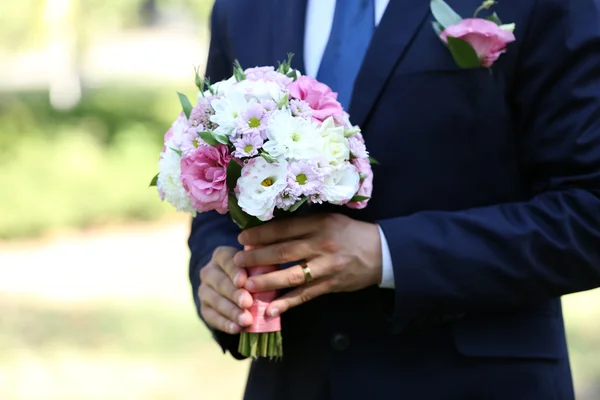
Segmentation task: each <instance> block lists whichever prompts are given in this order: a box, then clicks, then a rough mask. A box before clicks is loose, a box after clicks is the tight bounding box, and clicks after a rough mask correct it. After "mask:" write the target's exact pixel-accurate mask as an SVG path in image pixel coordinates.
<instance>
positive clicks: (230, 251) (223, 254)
mask: <svg viewBox="0 0 600 400" xmlns="http://www.w3.org/2000/svg"><path fill="white" fill-rule="evenodd" d="M237 252H238V249H236V248H235V247H225V246H221V247H217V248H216V249H215V251H214V253H213V258H214V260H215V262H216V263H217V265H218V266H219V268H221V269H222V270H223V271H224V272H225V273H226V274H227V275H228V276H229V278H230V279H231V281H232V282H233V283H234V285H236V286H237V287H243V286H244V284H245V283H246V279H248V273H247V272H246V270H245V269H243V268H239V267H238V266H237V265H236V264H235V263H234V262H233V257H234V255H235V254H236V253H237Z"/></svg>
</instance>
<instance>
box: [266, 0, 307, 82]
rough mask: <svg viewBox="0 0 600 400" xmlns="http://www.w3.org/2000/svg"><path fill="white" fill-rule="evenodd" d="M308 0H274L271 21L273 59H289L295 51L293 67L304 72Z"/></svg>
mask: <svg viewBox="0 0 600 400" xmlns="http://www.w3.org/2000/svg"><path fill="white" fill-rule="evenodd" d="M307 1H308V0H273V1H272V3H271V4H272V6H271V12H272V13H273V15H272V18H271V19H270V21H273V39H272V40H273V61H274V64H273V65H274V66H275V67H277V62H283V61H285V60H286V59H287V55H288V53H293V54H294V58H293V59H292V68H295V69H298V70H300V72H302V74H304V73H305V72H304V25H305V23H306V5H307Z"/></svg>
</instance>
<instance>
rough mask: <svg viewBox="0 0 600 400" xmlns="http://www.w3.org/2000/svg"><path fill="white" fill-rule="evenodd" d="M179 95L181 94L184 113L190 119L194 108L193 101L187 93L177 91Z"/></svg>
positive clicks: (180, 98) (180, 99)
mask: <svg viewBox="0 0 600 400" xmlns="http://www.w3.org/2000/svg"><path fill="white" fill-rule="evenodd" d="M177 95H178V96H179V102H180V103H181V108H183V113H184V114H185V117H186V118H187V119H190V114H191V113H192V108H194V107H192V103H190V100H189V99H188V98H187V96H186V95H185V94H182V93H179V92H177Z"/></svg>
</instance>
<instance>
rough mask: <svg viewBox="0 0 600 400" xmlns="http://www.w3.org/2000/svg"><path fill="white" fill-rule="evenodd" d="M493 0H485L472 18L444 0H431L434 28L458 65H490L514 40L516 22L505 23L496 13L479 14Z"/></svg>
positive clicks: (471, 66)
mask: <svg viewBox="0 0 600 400" xmlns="http://www.w3.org/2000/svg"><path fill="white" fill-rule="evenodd" d="M494 4H496V2H495V1H494V0H485V1H484V2H483V3H482V4H481V6H479V7H478V8H477V9H476V10H475V12H474V14H473V17H472V18H465V19H463V18H462V17H461V16H460V15H458V14H457V13H456V12H455V11H454V10H453V9H452V8H451V7H450V6H449V5H448V4H446V2H444V0H431V4H430V7H431V13H432V14H433V16H434V18H435V19H436V21H434V22H433V29H434V30H435V32H436V33H437V35H438V36H439V37H440V39H441V40H442V41H443V42H444V43H445V44H446V45H447V46H448V49H449V50H450V53H451V54H452V57H453V58H454V61H455V62H456V64H457V65H458V66H459V67H461V68H479V67H485V68H489V67H491V66H492V65H493V64H494V63H495V62H496V60H498V58H499V57H500V55H501V54H503V53H505V52H506V45H507V44H508V43H511V42H514V41H515V35H514V33H513V32H514V30H515V24H502V22H501V21H500V18H499V17H498V15H497V14H496V13H492V14H491V15H490V16H488V17H487V18H478V17H477V16H478V15H479V13H480V12H481V11H483V10H487V9H489V8H491V7H492V6H493V5H494Z"/></svg>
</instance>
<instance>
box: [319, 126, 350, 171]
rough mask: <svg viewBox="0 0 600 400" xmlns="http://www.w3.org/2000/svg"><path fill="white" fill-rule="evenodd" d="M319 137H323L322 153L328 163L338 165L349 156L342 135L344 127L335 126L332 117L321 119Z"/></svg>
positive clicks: (346, 142)
mask: <svg viewBox="0 0 600 400" xmlns="http://www.w3.org/2000/svg"><path fill="white" fill-rule="evenodd" d="M321 137H323V150H322V151H323V155H324V157H325V159H327V161H328V162H329V163H330V164H333V165H338V164H341V163H343V162H344V161H347V160H348V159H349V158H350V146H349V144H348V139H346V137H345V136H344V127H343V126H336V125H335V122H334V120H333V117H329V118H327V119H326V120H325V121H323V124H322V125H321Z"/></svg>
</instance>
